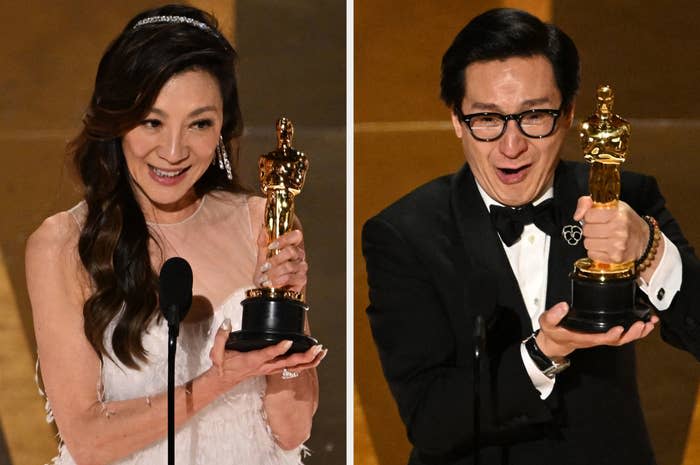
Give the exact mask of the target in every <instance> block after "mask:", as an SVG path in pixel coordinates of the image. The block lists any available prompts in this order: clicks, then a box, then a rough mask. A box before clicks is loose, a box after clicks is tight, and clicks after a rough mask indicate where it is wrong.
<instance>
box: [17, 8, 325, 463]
mask: <svg viewBox="0 0 700 465" xmlns="http://www.w3.org/2000/svg"><path fill="white" fill-rule="evenodd" d="M235 59H236V54H235V51H234V50H233V48H232V47H231V45H230V44H229V42H228V41H227V40H226V39H225V38H224V37H223V36H222V35H221V33H220V32H219V31H218V29H217V24H216V20H215V19H214V18H213V17H211V16H210V15H208V14H206V13H204V12H202V11H200V10H198V9H195V8H191V7H185V6H179V5H170V6H165V7H162V8H158V9H154V10H150V11H146V12H144V13H142V14H140V15H137V16H136V17H135V18H133V19H132V20H131V21H130V22H129V23H128V24H127V25H126V27H125V28H124V30H123V31H122V33H121V34H120V35H119V36H118V37H117V38H116V39H115V41H114V42H112V44H111V45H110V46H109V47H108V49H107V51H106V52H105V54H104V56H103V57H102V60H101V62H100V65H99V69H98V72H97V77H96V80H95V89H94V93H93V96H92V99H91V102H90V105H89V107H88V110H87V112H86V116H85V118H84V121H83V123H84V128H83V130H82V131H81V132H80V134H79V135H78V136H77V137H76V138H75V140H74V141H73V142H72V143H71V145H70V148H71V150H72V152H73V155H74V162H75V164H76V167H77V169H78V171H79V174H80V178H81V181H82V183H83V185H84V200H83V201H82V202H80V203H79V204H78V205H76V206H75V207H73V208H72V209H70V210H69V211H66V212H61V213H58V214H56V215H53V216H51V217H50V218H48V219H47V220H45V221H44V223H43V224H42V225H41V226H40V227H39V228H38V229H37V231H35V232H34V233H33V234H32V236H31V237H30V238H29V240H28V243H27V251H26V272H27V286H28V290H29V295H30V299H31V304H32V314H33V318H34V327H35V333H36V340H37V348H38V352H39V358H40V360H41V375H42V377H43V380H44V385H45V388H46V395H47V398H48V401H49V402H50V408H51V412H50V413H51V414H52V415H53V416H54V418H55V420H56V424H57V426H58V430H59V433H60V436H61V438H62V439H63V441H64V444H62V445H61V448H60V452H59V456H58V457H57V458H56V459H55V462H53V463H58V464H104V463H113V462H115V461H116V462H118V463H120V464H131V463H149V464H157V463H164V461H165V458H166V456H167V455H166V453H165V448H166V443H165V441H164V437H165V432H166V431H165V425H166V422H165V421H164V420H163V419H164V418H165V412H166V408H167V402H166V398H165V395H164V391H165V389H166V385H165V376H164V375H163V374H164V373H165V364H166V361H167V332H168V331H167V324H166V322H165V321H164V319H163V318H162V317H161V316H160V311H159V308H158V298H157V287H158V278H157V274H158V271H159V270H160V268H161V266H162V264H163V263H164V262H165V261H166V260H167V259H168V258H170V257H173V256H180V257H184V258H186V259H187V261H188V262H189V263H190V264H191V266H192V269H193V272H194V282H193V294H194V297H193V303H192V309H191V311H190V312H189V314H188V317H187V319H186V320H185V321H184V322H183V324H182V326H181V328H180V338H179V342H178V344H179V346H180V347H179V349H180V350H179V353H184V354H186V356H185V357H178V358H177V359H176V372H175V380H176V384H177V385H178V387H177V389H176V394H175V404H176V405H175V419H176V424H177V426H178V432H177V435H176V448H175V449H176V456H177V457H178V458H179V459H178V461H179V462H181V463H193V464H194V463H206V464H209V463H217V464H226V463H231V464H234V463H236V464H237V463H269V464H299V463H301V453H302V451H303V450H304V447H303V442H304V441H305V440H306V439H307V438H308V436H309V434H310V430H311V421H312V417H313V415H314V413H315V410H316V406H317V402H318V381H317V376H316V370H315V368H316V366H317V365H318V364H319V363H320V361H321V360H322V359H323V357H324V356H325V354H326V351H325V350H323V349H322V347H321V346H314V347H312V348H310V349H309V350H308V351H307V352H305V353H301V354H294V355H290V356H286V355H285V354H286V352H287V350H288V349H289V347H290V344H291V341H282V342H280V343H279V344H276V345H274V346H270V347H267V348H265V349H262V350H257V351H251V352H246V353H239V352H235V351H225V350H224V344H225V342H226V339H227V337H228V334H229V332H230V331H231V330H232V329H237V328H236V325H239V324H240V321H241V308H240V301H241V300H242V298H243V295H244V291H245V289H247V288H251V287H256V286H260V285H266V286H272V287H277V288H289V289H292V290H294V291H297V292H301V291H303V290H304V288H305V285H306V274H307V268H308V267H307V264H306V260H305V253H304V242H303V236H302V234H301V231H300V230H299V224H298V221H296V226H297V229H296V230H293V231H290V232H289V233H287V234H285V235H283V236H281V237H280V238H279V239H278V240H277V241H276V242H275V246H274V248H275V249H277V251H278V253H277V254H275V255H274V256H271V257H268V253H269V252H270V249H271V247H272V245H270V246H268V241H267V237H266V234H265V233H264V231H263V229H262V227H261V226H262V223H263V207H264V201H263V199H261V198H259V197H253V196H251V195H249V194H247V193H246V192H245V191H244V190H243V189H242V188H241V186H240V184H239V183H238V178H237V173H236V172H235V170H233V169H232V162H231V160H230V157H229V154H230V153H232V146H231V141H232V139H234V138H236V137H237V136H239V135H240V133H241V128H242V121H241V117H240V110H239V106H238V95H237V87H236V79H235V74H234V61H235ZM283 371H284V372H286V373H287V374H288V373H290V372H293V373H294V374H295V376H294V377H291V378H290V377H289V376H287V377H283V376H282V375H281V373H282V372H283ZM95 386H97V387H98V388H97V391H96V390H95Z"/></svg>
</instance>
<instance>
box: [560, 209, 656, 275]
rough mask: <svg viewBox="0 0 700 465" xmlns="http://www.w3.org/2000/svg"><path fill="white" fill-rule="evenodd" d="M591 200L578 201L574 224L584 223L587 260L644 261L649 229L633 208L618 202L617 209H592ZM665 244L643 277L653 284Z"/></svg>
mask: <svg viewBox="0 0 700 465" xmlns="http://www.w3.org/2000/svg"><path fill="white" fill-rule="evenodd" d="M592 207H593V200H591V197H590V196H583V197H579V199H578V204H577V205H576V211H575V212H574V220H576V221H580V220H583V223H584V224H583V237H584V239H583V246H584V247H585V248H586V251H587V252H588V257H589V258H590V259H592V260H597V261H600V262H604V263H625V262H631V261H635V260H638V259H639V258H641V256H642V254H643V253H644V250H645V249H646V247H647V243H648V242H649V225H648V224H647V222H646V221H644V219H642V218H641V217H640V216H639V215H638V214H637V213H636V212H635V211H634V210H632V207H630V206H629V205H627V204H626V203H625V202H622V201H619V202H618V203H617V207H615V208H592ZM664 248H665V243H664V241H663V239H662V240H661V241H659V246H658V249H657V250H656V256H655V257H654V260H653V261H652V262H651V264H650V265H649V266H648V267H647V268H646V269H645V270H644V271H643V272H642V273H641V274H640V277H641V278H642V279H643V280H644V281H645V282H647V283H648V282H649V281H651V277H652V276H653V275H654V271H656V268H657V267H658V266H659V262H660V261H661V257H662V256H663V254H664Z"/></svg>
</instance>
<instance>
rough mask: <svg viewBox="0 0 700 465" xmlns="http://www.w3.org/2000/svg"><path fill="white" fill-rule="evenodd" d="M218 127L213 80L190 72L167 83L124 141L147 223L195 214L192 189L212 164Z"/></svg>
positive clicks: (218, 103) (199, 72) (218, 108)
mask: <svg viewBox="0 0 700 465" xmlns="http://www.w3.org/2000/svg"><path fill="white" fill-rule="evenodd" d="M222 122H223V102H222V98H221V92H220V91H219V86H218V84H217V82H216V78H214V77H213V76H212V75H211V74H209V73H208V72H206V71H203V70H193V71H186V72H183V73H181V74H179V75H176V76H174V77H173V78H171V79H170V80H169V81H168V82H167V83H166V84H165V85H164V86H163V88H162V89H161V91H160V94H158V98H157V99H156V101H155V103H154V105H153V108H151V110H150V111H149V113H148V114H147V115H146V118H145V119H144V120H143V121H142V122H141V123H140V124H139V125H138V126H136V127H135V128H133V129H132V130H130V131H129V132H127V133H126V134H125V135H124V138H123V140H122V149H123V150H124V159H125V161H126V165H127V168H128V169H129V173H130V174H131V181H132V183H133V184H134V185H135V187H136V189H135V193H136V196H137V198H138V199H139V203H140V204H141V206H142V209H143V210H144V215H145V216H146V217H147V218H149V219H150V220H151V221H155V222H159V223H172V222H178V221H181V220H182V218H185V217H188V216H189V215H191V213H192V212H193V211H194V210H195V209H196V206H197V203H198V197H197V195H196V194H195V193H194V192H193V190H192V187H193V185H194V183H195V182H196V181H197V180H198V179H199V178H201V177H202V175H203V174H204V173H205V172H206V170H207V169H209V167H210V166H211V164H212V161H213V159H214V152H215V149H216V147H217V145H218V143H219V137H220V136H219V134H220V133H221V125H222ZM144 207H145V208H144Z"/></svg>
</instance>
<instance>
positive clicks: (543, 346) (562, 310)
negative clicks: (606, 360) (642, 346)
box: [537, 302, 659, 358]
mask: <svg viewBox="0 0 700 465" xmlns="http://www.w3.org/2000/svg"><path fill="white" fill-rule="evenodd" d="M568 312H569V305H568V304H567V303H566V302H559V303H558V304H556V305H555V306H554V307H552V308H551V309H549V310H548V311H546V312H544V313H543V314H542V315H541V316H540V319H539V321H540V332H539V334H538V335H537V346H538V347H539V348H540V350H541V351H542V352H543V353H544V354H545V355H546V356H547V357H550V358H551V357H565V356H567V355H569V354H570V353H571V352H573V351H574V350H576V349H585V348H588V347H595V346H603V345H605V346H621V345H623V344H627V343H629V342H632V341H636V340H637V339H642V338H644V337H646V336H647V335H649V333H651V331H652V330H653V329H654V326H655V325H656V323H658V322H659V318H658V317H657V316H655V315H654V316H652V317H651V320H650V321H649V322H648V323H644V322H642V321H637V322H636V323H634V324H633V325H632V326H630V328H629V329H628V330H627V331H625V330H624V328H623V327H622V326H615V327H614V328H611V329H610V330H608V332H606V333H597V334H596V333H581V332H578V331H571V330H568V329H566V328H564V327H562V326H558V325H559V323H560V322H561V320H562V318H564V316H565V315H566V314H567V313H568Z"/></svg>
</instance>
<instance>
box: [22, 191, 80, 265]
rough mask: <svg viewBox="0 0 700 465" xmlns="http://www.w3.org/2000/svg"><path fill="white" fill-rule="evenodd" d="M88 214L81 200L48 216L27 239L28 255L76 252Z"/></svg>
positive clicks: (63, 254)
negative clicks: (69, 207) (64, 209)
mask: <svg viewBox="0 0 700 465" xmlns="http://www.w3.org/2000/svg"><path fill="white" fill-rule="evenodd" d="M86 214H87V206H86V205H85V202H80V203H79V204H78V205H76V206H75V207H73V208H71V209H70V210H66V211H62V212H59V213H56V214H54V215H51V216H49V217H48V218H46V219H45V220H44V221H43V222H42V223H41V225H39V227H38V228H37V229H36V230H35V231H34V232H33V233H32V234H31V235H30V236H29V238H28V239H27V255H28V256H29V255H30V254H38V255H39V256H41V255H44V256H49V257H56V256H65V254H73V253H75V252H76V250H77V244H78V239H79V237H80V229H81V225H82V224H83V222H84V221H85V216H86Z"/></svg>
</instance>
